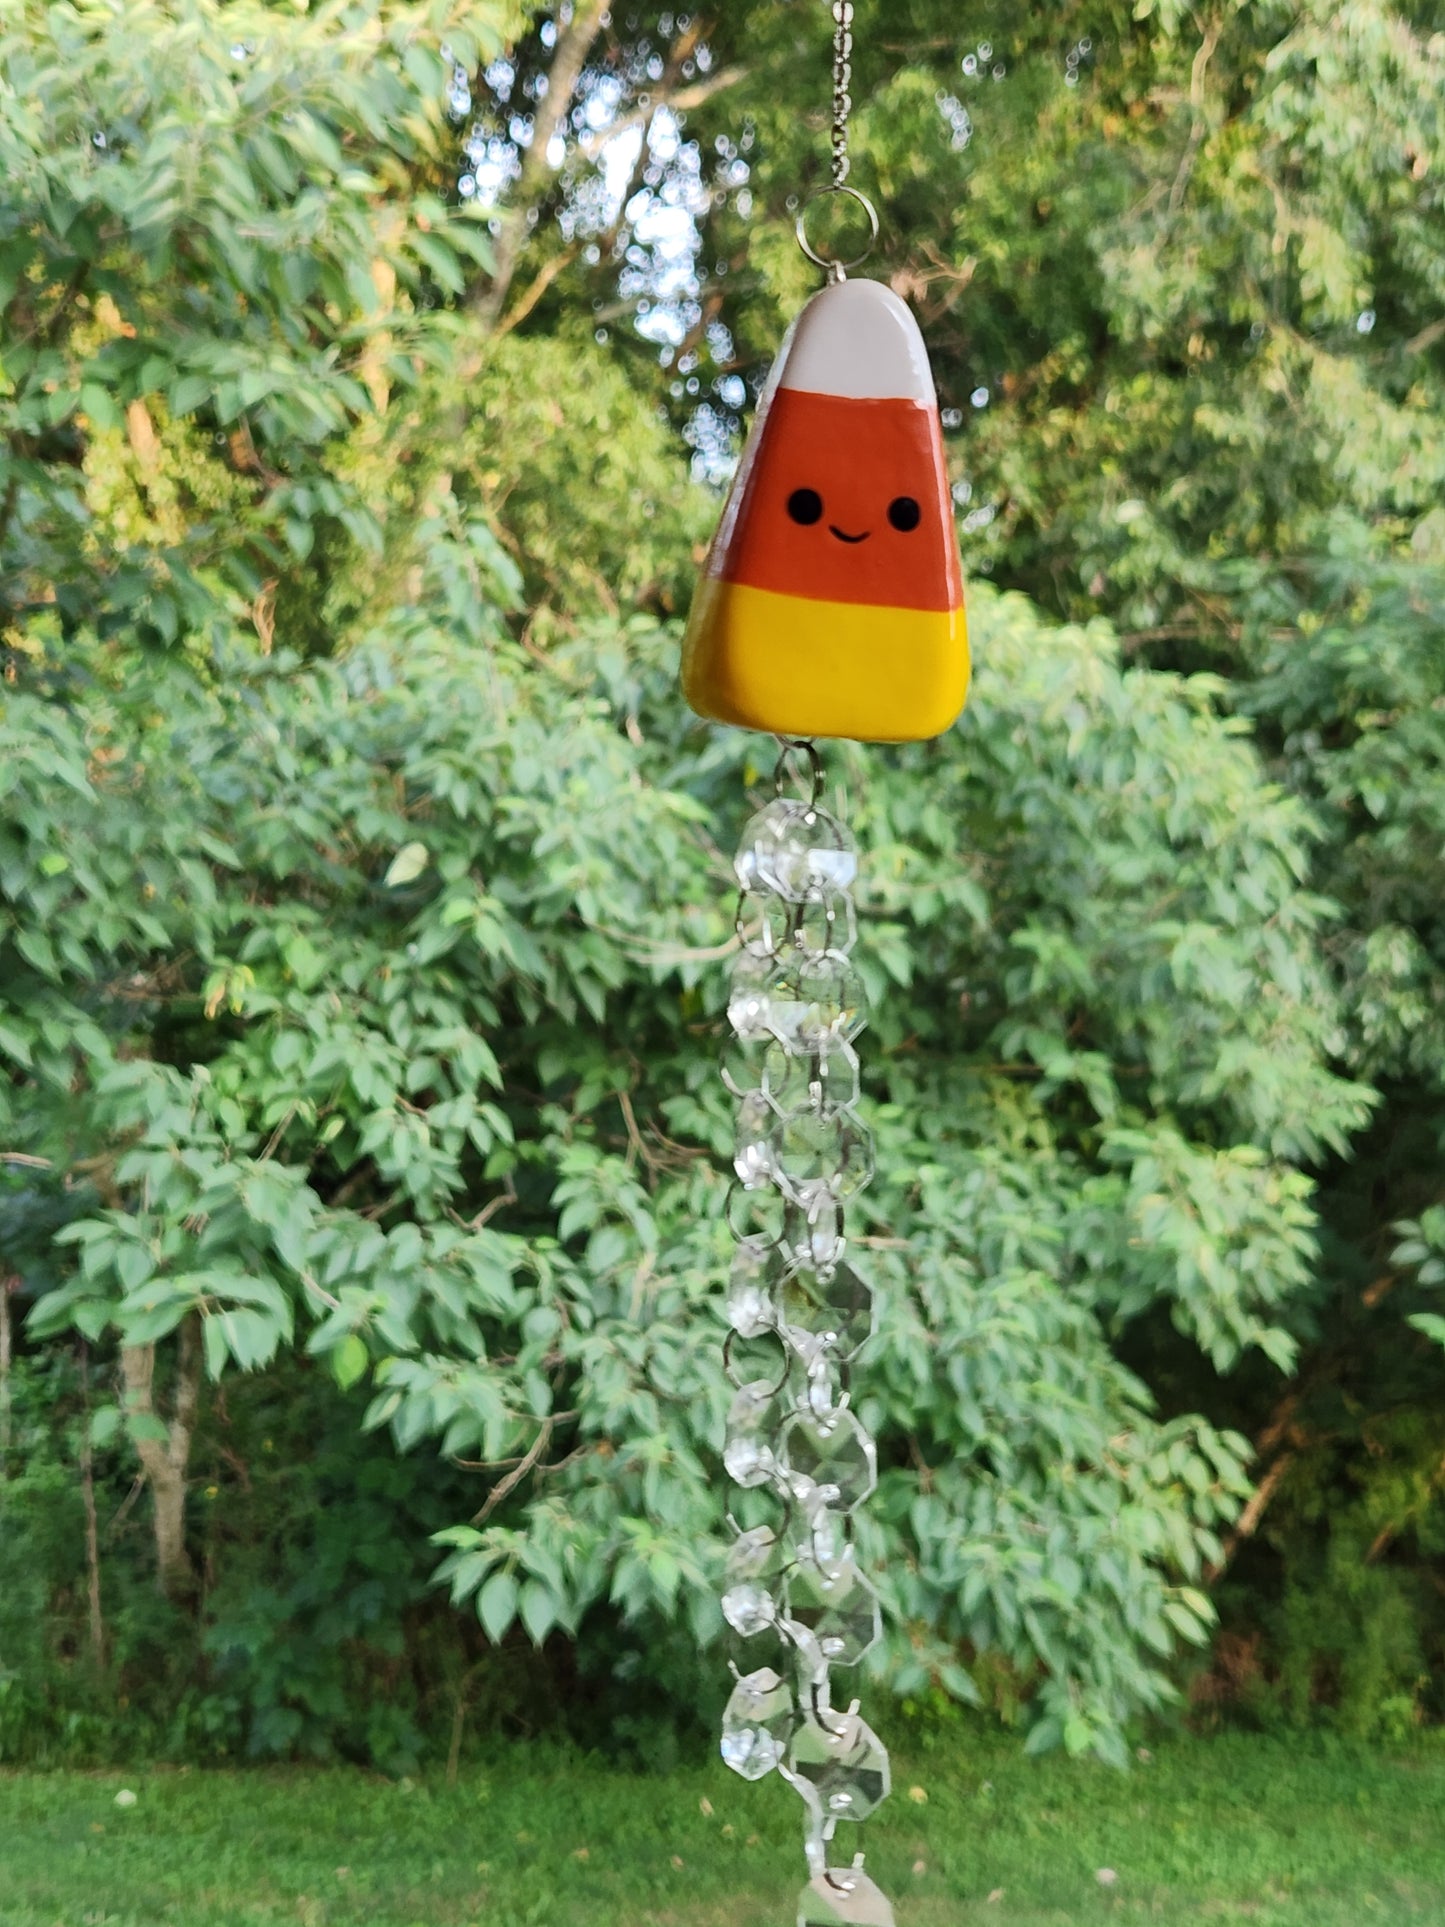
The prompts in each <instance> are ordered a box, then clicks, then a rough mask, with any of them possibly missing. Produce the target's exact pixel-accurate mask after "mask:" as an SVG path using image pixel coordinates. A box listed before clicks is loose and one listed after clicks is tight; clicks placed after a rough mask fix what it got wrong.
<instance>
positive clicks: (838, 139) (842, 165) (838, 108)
mask: <svg viewBox="0 0 1445 1927" xmlns="http://www.w3.org/2000/svg"><path fill="white" fill-rule="evenodd" d="M852 85H853V0H833V176H832V185H833V186H834V187H841V186H842V185H843V183H844V182H845V181H846V180H847V178H848V168H849V165H850V163H849V159H848V116H849V115H850V114H851V113H852V111H853V96H852V94H851V93H850V91H849V89H850V88H851V87H852Z"/></svg>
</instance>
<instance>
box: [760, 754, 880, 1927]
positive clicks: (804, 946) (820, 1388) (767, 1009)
mask: <svg viewBox="0 0 1445 1927" xmlns="http://www.w3.org/2000/svg"><path fill="white" fill-rule="evenodd" d="M799 774H801V775H803V776H804V778H805V787H806V790H807V794H806V796H797V795H793V794H790V793H789V788H790V779H791V778H792V777H794V776H795V775H799ZM774 788H775V792H776V794H775V797H774V800H773V801H772V802H771V803H769V804H768V805H767V807H766V808H765V809H763V810H761V811H760V812H759V813H758V814H757V815H756V816H755V817H754V818H753V819H752V821H751V822H750V823H749V824H748V827H747V829H746V831H745V832H744V835H743V841H742V847H741V848H740V849H739V851H738V855H737V859H736V870H737V877H738V882H739V884H740V886H741V889H742V896H741V898H740V901H739V907H738V935H739V940H740V949H739V952H738V955H737V958H736V960H735V962H734V965H733V971H732V982H731V987H730V993H729V997H728V1019H729V1022H730V1023H731V1025H732V1029H733V1033H734V1036H735V1038H736V1040H737V1047H738V1048H737V1052H736V1056H735V1060H734V1067H733V1068H730V1069H729V1070H725V1071H724V1077H725V1078H726V1080H727V1082H728V1087H729V1089H730V1090H732V1092H733V1094H734V1095H735V1096H736V1097H737V1099H738V1121H737V1146H736V1153H735V1156H734V1160H733V1162H734V1168H735V1170H736V1173H737V1183H736V1185H735V1187H734V1190H733V1192H732V1194H731V1196H730V1198H729V1210H728V1216H729V1221H730V1223H731V1224H732V1226H733V1229H734V1231H735V1232H736V1234H737V1238H738V1248H737V1253H736V1257H735V1259H734V1262H733V1272H732V1279H731V1283H730V1286H729V1291H728V1301H727V1313H728V1322H729V1324H730V1325H731V1327H732V1330H731V1332H730V1333H729V1336H728V1342H727V1347H726V1351H725V1354H724V1358H725V1363H726V1366H727V1370H728V1375H729V1378H730V1379H731V1381H732V1383H733V1386H734V1396H733V1402H732V1407H731V1410H730V1412H729V1415H728V1424H727V1437H726V1443H725V1446H724V1452H723V1459H724V1463H725V1465H726V1467H727V1470H728V1473H729V1475H730V1476H731V1477H732V1479H733V1480H734V1481H735V1482H736V1483H737V1484H738V1485H740V1486H742V1487H744V1488H749V1489H752V1488H757V1489H761V1490H764V1491H768V1492H771V1493H772V1494H774V1495H775V1496H776V1498H777V1499H778V1500H780V1501H781V1510H780V1511H779V1512H778V1514H777V1520H776V1523H774V1524H760V1525H754V1526H750V1527H748V1528H747V1529H743V1528H741V1527H735V1531H736V1535H737V1536H736V1538H735V1540H734V1543H733V1546H732V1549H731V1552H730V1554H729V1559H728V1567H727V1579H726V1585H727V1590H726V1592H725V1593H724V1595H723V1601H722V1610H723V1616H724V1617H725V1618H726V1620H727V1622H728V1624H729V1626H730V1627H731V1628H732V1630H733V1632H734V1634H736V1635H737V1638H738V1642H739V1646H740V1648H741V1651H742V1653H743V1656H744V1657H743V1664H742V1666H739V1665H738V1664H737V1662H736V1661H735V1662H734V1663H733V1673H734V1676H735V1684H734V1686H733V1691H732V1695H731V1697H730V1699H729V1701H728V1705H727V1711H726V1713H725V1714H724V1716H723V1737H722V1755H723V1758H724V1760H726V1762H727V1764H728V1765H729V1766H730V1767H732V1768H733V1770H734V1771H735V1772H737V1773H740V1774H741V1775H742V1776H743V1778H744V1779H746V1780H759V1779H762V1778H763V1777H764V1775H765V1774H768V1773H770V1772H772V1771H773V1770H774V1768H776V1769H777V1770H778V1772H779V1773H780V1774H781V1775H782V1777H783V1778H784V1779H785V1780H786V1781H787V1782H788V1783H789V1785H791V1786H792V1787H794V1788H795V1789H796V1791H797V1792H798V1793H799V1794H800V1795H801V1797H802V1799H803V1802H804V1805H805V1807H806V1810H807V1818H806V1822H805V1825H806V1837H805V1851H806V1854H807V1860H808V1871H809V1875H810V1879H809V1882H808V1885H807V1887H806V1888H805V1889H804V1891H803V1894H802V1897H801V1899H800V1901H799V1903H798V1927H893V1912H892V1909H891V1907H890V1906H889V1904H888V1901H887V1900H886V1899H885V1898H884V1896H883V1894H882V1893H881V1892H880V1891H879V1890H878V1888H877V1887H876V1886H875V1885H874V1883H873V1881H872V1880H871V1879H870V1878H869V1877H868V1875H867V1874H866V1873H864V1872H863V1856H862V1855H861V1854H859V1855H858V1856H857V1857H856V1858H855V1859H854V1860H853V1862H852V1864H851V1865H849V1866H846V1867H838V1866H834V1865H832V1864H830V1862H831V1848H832V1843H833V1837H834V1833H835V1830H836V1828H837V1826H838V1823H839V1822H840V1821H843V1820H853V1821H857V1820H865V1819H867V1817H868V1815H869V1814H870V1813H872V1812H873V1810H874V1809H875V1808H876V1807H877V1806H878V1805H879V1804H880V1803H881V1802H882V1801H883V1800H884V1799H885V1798H886V1797H887V1794H888V1787H889V1774H888V1755H887V1752H886V1751H885V1749H884V1747H883V1744H882V1742H881V1741H880V1740H879V1739H878V1736H877V1735H876V1734H875V1733H874V1732H873V1730H872V1728H871V1727H869V1726H868V1725H867V1724H866V1723H865V1722H864V1721H863V1720H862V1719H861V1718H860V1717H859V1712H858V1701H857V1700H856V1699H854V1700H852V1701H851V1702H850V1703H849V1704H848V1706H847V1708H846V1710H839V1709H838V1708H836V1707H835V1706H834V1705H833V1679H832V1674H833V1669H834V1668H839V1669H847V1668H852V1667H856V1666H857V1665H858V1663H859V1661H860V1660H861V1659H862V1658H863V1656H864V1654H865V1653H866V1652H868V1650H869V1649H870V1648H871V1647H872V1646H873V1645H874V1644H875V1642H876V1641H877V1639H878V1638H879V1635H880V1632H881V1624H880V1618H879V1607H878V1595H877V1593H876V1592H875V1591H874V1589H873V1586H872V1585H871V1583H870V1582H869V1580H868V1579H867V1578H866V1577H865V1576H864V1574H863V1573H862V1572H861V1571H860V1570H859V1567H858V1564H857V1561H856V1558H855V1555H854V1551H853V1545H852V1539H851V1515H852V1513H853V1511H854V1509H855V1508H856V1507H857V1506H859V1505H861V1504H862V1503H863V1501H864V1500H865V1499H866V1498H867V1497H868V1495H869V1493H870V1492H871V1491H872V1490H873V1487H874V1484H875V1482H876V1477H877V1450H876V1448H875V1446H874V1443H873V1440H872V1439H871V1438H870V1437H869V1436H868V1434H867V1432H866V1431H865V1430H864V1428H863V1426H862V1425H861V1424H860V1423H859V1420H858V1417H857V1415H856V1413H854V1411H853V1410H852V1409H851V1402H850V1393H849V1369H850V1367H851V1365H852V1363H853V1360H854V1359H855V1358H856V1357H857V1355H858V1352H859V1351H860V1349H861V1348H862V1346H863V1345H864V1344H866V1343H867V1341H868V1339H869V1337H870V1336H871V1335H872V1331H873V1320H874V1303H873V1292H872V1289H871V1287H870V1286H869V1285H868V1283H867V1281H866V1280H865V1279H864V1278H863V1277H862V1276H861V1275H860V1273H859V1272H858V1271H857V1269H856V1268H855V1267H854V1265H853V1263H852V1260H851V1258H850V1257H849V1255H848V1250H847V1240H846V1238H845V1236H844V1213H845V1210H846V1207H847V1203H848V1200H849V1199H850V1198H852V1197H853V1196H854V1195H855V1194H856V1193H857V1192H858V1191H860V1190H861V1189H862V1188H863V1186H864V1185H865V1184H867V1182H868V1180H869V1178H870V1177H871V1176H872V1174H873V1153H872V1146H871V1142H870V1139H869V1134H868V1131H867V1129H866V1127H865V1126H864V1125H863V1123H862V1121H861V1120H860V1118H859V1116H858V1113H857V1109H856V1106H857V1099H858V1058H857V1054H856V1052H855V1051H854V1048H853V1044H854V1039H855V1038H856V1037H857V1035H858V1033H859V1032H860V1031H861V1030H862V1029H863V1027H864V1024H865V1023H866V1021H867V1019H866V1013H865V1010H864V996H863V988H862V984H861V983H860V981H859V978H858V973H857V970H856V969H855V967H854V965H853V963H852V961H851V952H852V948H853V943H854V940H855V937H856V934H857V927H856V918H855V912H854V905H853V896H852V886H853V882H854V879H855V877H856V875H857V869H858V859H857V853H856V851H855V849H854V846H853V842H852V839H851V837H850V836H849V835H848V832H847V831H846V830H845V829H844V828H843V826H842V825H841V824H840V823H839V822H838V821H837V820H836V819H835V818H834V817H832V816H830V815H829V814H828V812H827V811H826V810H824V809H823V808H822V807H821V805H820V802H819V797H820V793H821V790H822V765H821V762H820V760H819V758H818V754H817V751H816V750H815V749H814V747H813V745H812V744H811V743H795V742H788V743H785V744H784V745H783V749H782V753H781V755H780V757H779V759H778V769H777V774H776V778H775V783H774ZM770 1658H771V1659H775V1660H776V1661H777V1664H776V1665H774V1664H768V1663H765V1662H766V1660H768V1659H770ZM789 1674H791V1679H790V1678H789V1677H788V1675H789Z"/></svg>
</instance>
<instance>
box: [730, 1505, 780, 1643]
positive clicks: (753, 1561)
mask: <svg viewBox="0 0 1445 1927" xmlns="http://www.w3.org/2000/svg"><path fill="white" fill-rule="evenodd" d="M790 1557H791V1554H790V1551H789V1548H788V1546H787V1544H786V1542H785V1541H784V1540H782V1539H780V1538H779V1537H778V1535H777V1533H776V1532H774V1531H773V1529H772V1527H771V1526H752V1527H750V1528H749V1529H748V1530H747V1531H746V1532H740V1533H739V1534H738V1536H737V1538H736V1539H735V1540H734V1541H733V1543H732V1546H731V1547H730V1548H729V1551H728V1557H727V1566H726V1570H725V1577H724V1581H723V1584H724V1585H725V1587H726V1589H727V1590H726V1591H725V1592H724V1593H723V1598H722V1612H723V1618H724V1619H725V1620H726V1621H727V1623H728V1624H729V1626H731V1627H732V1629H733V1631H734V1632H735V1633H741V1634H742V1636H743V1637H744V1638H745V1639H749V1638H752V1637H753V1636H754V1635H755V1634H757V1633H760V1632H762V1631H763V1630H764V1629H765V1628H766V1627H768V1626H771V1625H772V1624H773V1623H774V1621H775V1620H776V1618H777V1610H778V1609H777V1600H776V1598H775V1596H774V1595H775V1592H776V1590H777V1587H778V1585H779V1582H780V1581H781V1578H782V1575H783V1571H784V1569H785V1567H786V1566H787V1564H788V1562H789V1559H790Z"/></svg>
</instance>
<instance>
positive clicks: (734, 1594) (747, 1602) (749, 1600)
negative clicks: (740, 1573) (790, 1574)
mask: <svg viewBox="0 0 1445 1927" xmlns="http://www.w3.org/2000/svg"><path fill="white" fill-rule="evenodd" d="M722 1615H723V1618H724V1619H725V1620H726V1621H727V1623H728V1624H729V1626H731V1627H732V1629H733V1631H734V1632H735V1633H741V1634H742V1636H743V1638H744V1639H751V1638H752V1636H753V1634H754V1633H761V1632H764V1631H766V1629H767V1628H768V1627H769V1626H771V1625H772V1623H773V1621H774V1620H775V1619H776V1618H777V1616H778V1604H777V1601H776V1600H775V1599H774V1598H773V1595H772V1594H771V1593H770V1592H769V1591H768V1589H767V1587H766V1586H760V1585H759V1584H758V1583H757V1581H756V1580H755V1579H745V1580H743V1582H742V1583H741V1585H737V1586H729V1587H728V1589H727V1591H726V1592H725V1593H724V1594H723V1596H722Z"/></svg>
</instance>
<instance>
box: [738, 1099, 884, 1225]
mask: <svg viewBox="0 0 1445 1927" xmlns="http://www.w3.org/2000/svg"><path fill="white" fill-rule="evenodd" d="M764 1102H766V1100H764ZM762 1157H763V1159H764V1160H765V1162H766V1164H767V1168H768V1170H769V1171H770V1173H771V1174H772V1176H773V1179H774V1181H775V1182H776V1183H777V1184H779V1185H780V1186H781V1187H782V1188H783V1190H785V1191H786V1192H787V1193H788V1195H789V1196H790V1197H792V1198H794V1199H796V1201H797V1202H798V1203H799V1204H801V1205H804V1206H805V1207H806V1206H807V1205H808V1204H810V1203H811V1202H812V1201H813V1199H814V1198H818V1197H822V1196H827V1197H832V1198H837V1199H840V1200H842V1199H847V1198H851V1197H852V1196H853V1195H854V1194H855V1193H856V1192H858V1191H861V1190H862V1189H863V1187H864V1185H866V1184H867V1183H868V1182H869V1181H870V1180H871V1178H872V1176H873V1144H872V1140H871V1138H870V1137H869V1134H868V1132H867V1131H866V1130H865V1129H864V1127H863V1125H862V1124H861V1123H860V1122H859V1120H858V1119H857V1118H856V1117H855V1116H854V1114H853V1113H852V1111H847V1110H836V1111H835V1110H831V1109H830V1110H827V1111H818V1110H805V1111H793V1112H791V1113H790V1114H789V1115H788V1116H786V1117H781V1118H775V1119H774V1121H773V1127H772V1130H771V1132H770V1133H769V1135H768V1139H767V1143H766V1147H765V1149H764V1150H763V1152H762Z"/></svg>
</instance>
